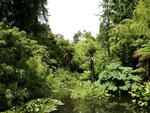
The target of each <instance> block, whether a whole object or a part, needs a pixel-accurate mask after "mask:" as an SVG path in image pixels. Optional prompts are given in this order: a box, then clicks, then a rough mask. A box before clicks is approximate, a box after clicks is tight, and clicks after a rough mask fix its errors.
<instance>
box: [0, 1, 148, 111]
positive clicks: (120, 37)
mask: <svg viewBox="0 0 150 113" xmlns="http://www.w3.org/2000/svg"><path fill="white" fill-rule="evenodd" d="M46 4H47V0H38V1H35V0H23V1H19V2H18V1H16V0H7V1H5V0H1V1H0V21H2V22H1V23H0V101H1V102H0V111H5V110H8V109H10V110H9V111H12V112H13V111H14V110H15V111H16V112H20V111H22V112H51V111H52V110H55V109H56V105H58V104H59V103H60V101H57V100H53V99H51V98H56V99H59V100H61V99H62V98H63V97H66V96H69V97H70V98H73V99H83V100H88V101H90V100H94V99H96V100H99V99H102V98H103V99H105V101H107V99H108V97H111V96H112V95H113V96H123V95H125V94H127V95H130V94H131V96H132V97H133V99H135V100H136V102H137V103H138V104H139V105H141V106H148V105H149V104H150V102H149V100H150V99H149V97H150V94H149V82H147V81H149V80H150V41H149V39H150V17H149V14H150V8H149V7H150V1H149V0H133V1H129V0H118V1H114V0H103V2H102V4H101V6H102V8H103V14H102V15H101V18H102V21H101V23H100V32H99V34H98V36H97V37H96V38H95V37H93V36H92V33H91V32H90V31H86V30H84V31H83V32H81V31H78V32H77V33H75V34H74V36H73V39H74V41H73V42H70V41H69V40H65V39H64V37H63V35H61V34H55V35H54V34H53V33H52V32H51V29H50V28H49V26H48V25H47V24H46V23H45V24H43V23H42V22H43V21H42V19H44V20H45V21H46V20H47V15H48V13H47V9H46V7H45V5H46ZM118 62H119V63H118ZM139 67H140V68H139ZM137 68H138V69H137ZM141 75H142V76H143V77H141ZM146 82H147V83H146ZM129 92H130V93H129ZM57 102H58V103H57Z"/></svg>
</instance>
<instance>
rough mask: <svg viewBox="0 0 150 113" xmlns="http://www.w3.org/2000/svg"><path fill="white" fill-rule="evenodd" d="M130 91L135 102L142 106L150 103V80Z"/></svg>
mask: <svg viewBox="0 0 150 113" xmlns="http://www.w3.org/2000/svg"><path fill="white" fill-rule="evenodd" d="M130 93H131V95H132V97H133V102H135V103H137V104H138V105H140V106H149V105H150V82H147V83H144V84H142V85H140V84H139V85H137V86H135V87H134V88H133V89H132V91H131V92H130Z"/></svg>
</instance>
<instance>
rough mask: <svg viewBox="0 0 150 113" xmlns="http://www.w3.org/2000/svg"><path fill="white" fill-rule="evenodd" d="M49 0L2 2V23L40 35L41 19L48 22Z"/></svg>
mask: <svg viewBox="0 0 150 113" xmlns="http://www.w3.org/2000/svg"><path fill="white" fill-rule="evenodd" d="M46 4H47V0H19V1H18V0H1V1H0V14H1V16H0V21H3V22H5V23H6V24H8V25H9V26H11V27H13V26H17V27H19V28H20V29H21V30H25V31H26V32H27V33H33V35H36V34H37V33H38V27H37V26H38V25H39V24H40V23H39V19H44V20H45V21H47V9H46V7H45V5H46Z"/></svg>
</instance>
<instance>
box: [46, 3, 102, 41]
mask: <svg viewBox="0 0 150 113" xmlns="http://www.w3.org/2000/svg"><path fill="white" fill-rule="evenodd" d="M48 2H49V4H48V8H49V14H50V15H51V16H50V17H49V23H50V26H51V29H52V32H53V33H54V34H57V33H60V34H62V35H64V37H65V38H66V39H72V37H73V35H74V34H75V33H76V32H77V31H78V30H81V31H82V30H87V31H91V32H92V34H93V35H96V34H98V31H99V20H98V19H99V17H98V16H95V15H94V14H98V13H99V12H100V11H99V9H98V5H99V0H48Z"/></svg>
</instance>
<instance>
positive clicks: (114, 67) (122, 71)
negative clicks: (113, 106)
mask: <svg viewBox="0 0 150 113" xmlns="http://www.w3.org/2000/svg"><path fill="white" fill-rule="evenodd" d="M134 72H135V71H134V70H132V68H131V67H122V66H121V64H120V63H111V64H110V65H108V66H106V69H105V70H104V71H102V72H101V73H100V74H99V81H100V84H102V85H105V88H106V90H108V91H109V93H111V94H114V95H121V94H123V92H128V91H130V90H131V88H132V87H134V86H136V84H137V83H138V82H139V81H140V77H139V76H135V75H134Z"/></svg>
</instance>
